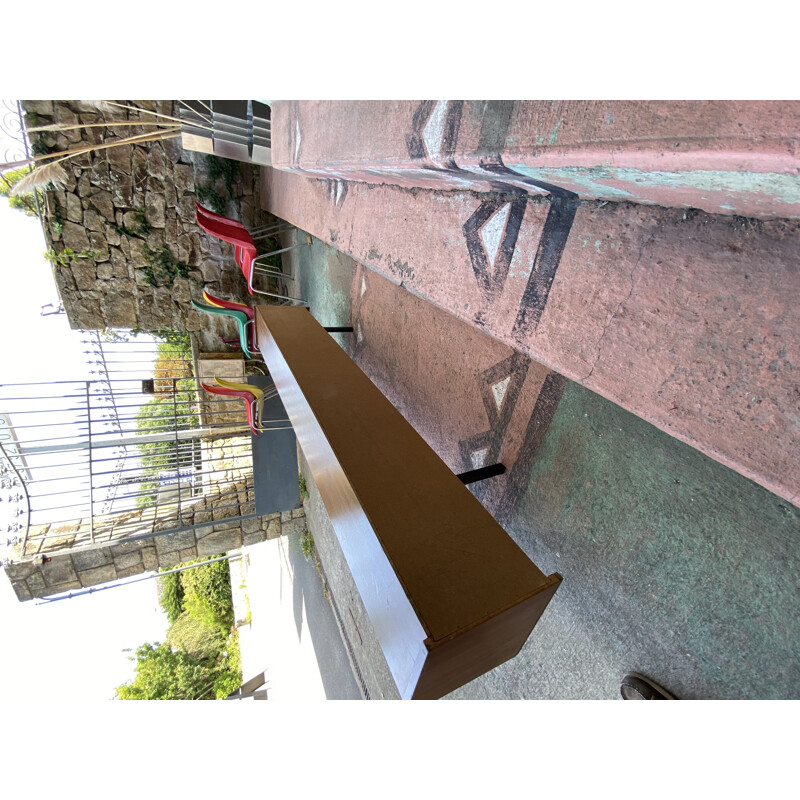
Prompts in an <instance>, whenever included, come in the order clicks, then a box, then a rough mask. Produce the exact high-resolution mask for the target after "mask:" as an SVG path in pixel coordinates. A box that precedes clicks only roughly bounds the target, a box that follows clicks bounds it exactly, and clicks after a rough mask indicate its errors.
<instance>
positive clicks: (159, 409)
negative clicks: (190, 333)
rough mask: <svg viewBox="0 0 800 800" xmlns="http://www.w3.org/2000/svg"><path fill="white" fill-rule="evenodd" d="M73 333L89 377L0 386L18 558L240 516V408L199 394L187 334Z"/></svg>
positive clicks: (243, 458)
mask: <svg viewBox="0 0 800 800" xmlns="http://www.w3.org/2000/svg"><path fill="white" fill-rule="evenodd" d="M83 334H84V338H83V343H84V345H85V347H86V349H85V350H84V353H85V355H86V356H87V360H88V361H89V365H90V379H89V380H75V381H64V382H59V383H20V384H3V385H2V386H0V481H2V484H0V485H2V487H3V489H2V494H3V495H5V493H6V492H7V493H8V495H9V496H8V500H6V498H5V497H4V496H3V497H2V500H3V502H8V503H11V502H12V498H14V499H13V502H14V503H16V504H17V508H16V511H18V512H19V513H16V512H15V513H16V518H15V519H16V521H15V522H13V523H10V524H9V530H8V532H7V533H8V534H9V535H12V534H13V536H14V537H16V539H17V541H16V542H14V544H15V545H17V549H16V552H17V554H18V555H23V556H30V555H32V554H40V553H44V552H45V551H48V552H49V551H52V550H57V549H60V548H63V547H69V548H70V549H74V548H76V547H82V546H87V545H91V544H97V543H101V542H107V541H111V540H115V541H118V540H120V539H127V538H141V537H148V536H152V535H155V534H157V533H167V532H171V531H178V530H187V529H191V528H195V527H198V526H202V525H204V524H209V523H212V522H214V521H219V519H223V518H224V519H226V520H228V519H235V518H241V517H246V516H250V515H251V512H253V511H254V509H252V506H253V500H254V496H253V476H252V453H251V439H250V434H249V428H248V426H247V419H246V414H245V410H244V404H243V402H242V401H240V400H237V399H235V398H231V399H228V398H224V397H219V396H216V395H210V394H207V393H206V392H204V391H203V390H202V388H201V387H200V386H199V383H200V381H199V379H198V378H196V377H195V376H194V370H193V367H192V360H191V348H190V345H189V341H188V337H178V336H175V337H171V341H169V342H163V341H161V342H159V341H156V340H153V339H152V338H151V337H142V336H133V335H131V333H130V332H126V331H115V332H114V331H110V332H105V333H102V334H101V333H100V332H98V331H84V332H83ZM220 377H223V376H220ZM234 379H235V377H234ZM7 508H8V506H7ZM12 527H13V528H14V529H13V530H12V529H11V528H12ZM11 543H12V542H11V541H9V544H11Z"/></svg>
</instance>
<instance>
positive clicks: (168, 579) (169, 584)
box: [158, 572, 184, 625]
mask: <svg viewBox="0 0 800 800" xmlns="http://www.w3.org/2000/svg"><path fill="white" fill-rule="evenodd" d="M158 580H160V581H161V585H162V587H163V591H162V592H161V599H160V600H159V603H160V604H161V608H163V609H164V612H165V613H166V615H167V619H168V620H169V623H170V625H172V624H174V623H175V621H176V620H177V619H178V617H180V615H181V614H182V613H183V597H184V592H183V584H182V583H181V579H180V573H178V572H171V573H169V574H168V575H162V576H161V577H159V579H158Z"/></svg>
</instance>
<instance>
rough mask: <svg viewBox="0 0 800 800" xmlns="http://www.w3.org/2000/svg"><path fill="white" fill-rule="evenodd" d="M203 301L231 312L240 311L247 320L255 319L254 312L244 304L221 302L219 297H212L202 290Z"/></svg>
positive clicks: (230, 301) (231, 301)
mask: <svg viewBox="0 0 800 800" xmlns="http://www.w3.org/2000/svg"><path fill="white" fill-rule="evenodd" d="M203 299H204V300H206V301H207V302H209V303H211V305H214V306H219V307H220V308H229V309H231V311H241V312H242V313H244V314H247V318H248V319H251V320H252V319H255V316H256V312H255V311H254V310H253V309H252V308H250V306H248V305H245V304H244V303H235V302H233V300H223V299H222V298H221V297H214V295H212V294H209V293H208V292H207V291H206V290H205V289H203Z"/></svg>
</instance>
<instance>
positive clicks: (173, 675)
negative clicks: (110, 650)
mask: <svg viewBox="0 0 800 800" xmlns="http://www.w3.org/2000/svg"><path fill="white" fill-rule="evenodd" d="M135 660H136V677H135V678H134V680H132V681H131V682H130V683H126V684H123V685H122V686H118V687H117V697H118V698H119V699H120V700H196V699H211V696H209V695H208V694H207V692H208V689H209V687H213V685H214V681H215V679H216V676H215V672H214V665H213V664H209V663H208V662H207V661H205V660H200V659H196V658H193V657H192V656H190V655H189V654H188V653H187V652H186V651H184V650H173V649H172V647H171V646H170V645H169V643H168V642H164V643H163V644H158V643H156V644H143V645H142V646H141V647H139V648H138V649H137V650H136V659H135Z"/></svg>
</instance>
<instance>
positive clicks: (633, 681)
mask: <svg viewBox="0 0 800 800" xmlns="http://www.w3.org/2000/svg"><path fill="white" fill-rule="evenodd" d="M619 691H620V694H621V695H622V699H623V700H675V699H676V698H675V697H673V696H672V695H671V694H670V693H669V692H668V691H667V690H666V689H664V688H663V687H661V686H659V685H658V684H657V683H653V681H651V680H650V679H649V678H645V676H644V675H639V673H638V672H631V673H630V674H629V675H626V676H625V677H624V678H623V680H622V685H621V686H620V687H619Z"/></svg>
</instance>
